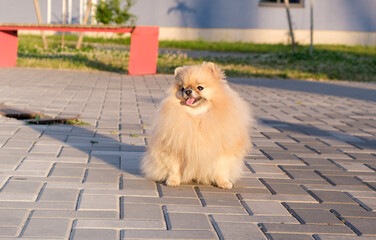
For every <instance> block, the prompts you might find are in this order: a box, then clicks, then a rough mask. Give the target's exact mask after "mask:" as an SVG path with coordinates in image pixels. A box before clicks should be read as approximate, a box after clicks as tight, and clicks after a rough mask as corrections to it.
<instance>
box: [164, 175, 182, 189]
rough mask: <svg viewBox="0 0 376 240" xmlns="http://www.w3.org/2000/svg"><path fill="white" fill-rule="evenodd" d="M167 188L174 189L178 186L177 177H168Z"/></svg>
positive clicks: (178, 180) (178, 179)
mask: <svg viewBox="0 0 376 240" xmlns="http://www.w3.org/2000/svg"><path fill="white" fill-rule="evenodd" d="M166 184H167V186H169V187H176V186H179V185H180V178H179V177H169V178H168V179H167V181H166Z"/></svg>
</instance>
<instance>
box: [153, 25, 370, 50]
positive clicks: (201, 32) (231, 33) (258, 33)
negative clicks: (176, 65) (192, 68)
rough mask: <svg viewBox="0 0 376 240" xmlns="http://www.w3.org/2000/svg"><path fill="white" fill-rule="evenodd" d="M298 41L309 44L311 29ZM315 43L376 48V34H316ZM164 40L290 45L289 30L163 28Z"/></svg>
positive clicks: (302, 32)
mask: <svg viewBox="0 0 376 240" xmlns="http://www.w3.org/2000/svg"><path fill="white" fill-rule="evenodd" d="M294 34H295V38H296V41H297V42H298V43H300V44H309V41H310V32H309V31H308V30H295V31H294ZM313 36H314V43H315V44H344V45H366V46H375V45H376V32H349V31H318V30H317V31H314V35H313ZM159 39H160V40H198V39H201V40H206V41H214V42H218V41H225V42H253V43H284V44H286V43H289V42H290V35H289V30H288V29H286V30H277V29H275V30H272V29H228V28H212V29H203V28H167V27H161V28H160V31H159Z"/></svg>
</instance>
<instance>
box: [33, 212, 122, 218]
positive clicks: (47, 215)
mask: <svg viewBox="0 0 376 240" xmlns="http://www.w3.org/2000/svg"><path fill="white" fill-rule="evenodd" d="M33 218H43V219H45V218H63V219H118V218H119V213H118V212H117V211H87V210H85V211H75V210H35V211H34V212H33Z"/></svg>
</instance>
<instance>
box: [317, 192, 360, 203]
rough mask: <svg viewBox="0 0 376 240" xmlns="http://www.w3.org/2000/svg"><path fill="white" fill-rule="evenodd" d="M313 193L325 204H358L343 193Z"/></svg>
mask: <svg viewBox="0 0 376 240" xmlns="http://www.w3.org/2000/svg"><path fill="white" fill-rule="evenodd" d="M312 193H313V194H314V195H315V196H316V197H317V198H318V199H319V200H320V201H322V202H324V203H340V204H356V202H354V200H352V199H351V198H350V197H349V196H347V195H346V194H345V193H343V192H338V191H318V190H313V191H312Z"/></svg>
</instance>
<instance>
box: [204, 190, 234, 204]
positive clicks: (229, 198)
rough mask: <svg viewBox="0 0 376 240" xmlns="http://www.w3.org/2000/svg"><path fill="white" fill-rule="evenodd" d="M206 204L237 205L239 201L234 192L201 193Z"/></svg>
mask: <svg viewBox="0 0 376 240" xmlns="http://www.w3.org/2000/svg"><path fill="white" fill-rule="evenodd" d="M201 194H202V196H203V199H204V201H205V204H206V205H207V206H231V207H239V206H240V202H239V200H238V199H237V197H236V196H235V194H230V193H206V192H204V193H201Z"/></svg>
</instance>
